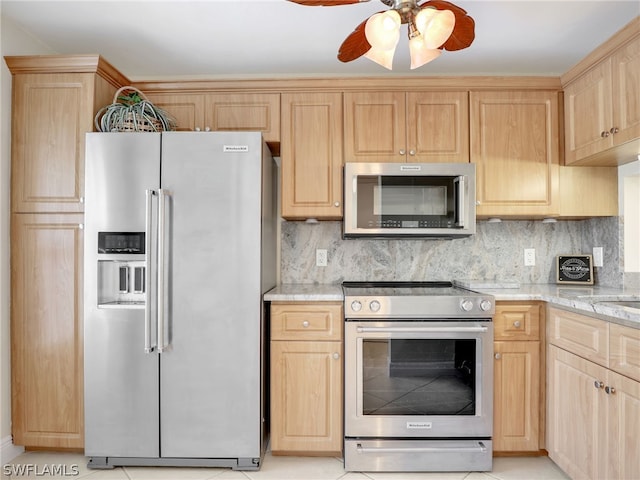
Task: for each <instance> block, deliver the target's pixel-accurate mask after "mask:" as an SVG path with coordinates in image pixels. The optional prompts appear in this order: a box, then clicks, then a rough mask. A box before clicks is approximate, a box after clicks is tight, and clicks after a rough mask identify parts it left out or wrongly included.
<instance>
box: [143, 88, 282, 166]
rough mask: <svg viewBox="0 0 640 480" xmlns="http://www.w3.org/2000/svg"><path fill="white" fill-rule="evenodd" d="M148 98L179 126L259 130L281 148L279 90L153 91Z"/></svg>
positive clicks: (275, 150)
mask: <svg viewBox="0 0 640 480" xmlns="http://www.w3.org/2000/svg"><path fill="white" fill-rule="evenodd" d="M147 96H148V98H149V100H150V101H151V102H153V103H154V105H157V106H158V107H160V108H163V109H164V110H166V111H167V112H169V113H170V114H171V115H173V117H174V118H175V119H176V123H177V125H178V130H187V131H193V130H201V131H226V132H229V131H238V130H244V131H259V132H262V136H263V137H264V140H265V141H266V142H267V144H268V145H269V147H270V148H271V151H272V152H273V153H274V154H277V153H279V151H280V94H279V93H207V94H205V93H175V92H171V93H150V94H148V95H147Z"/></svg>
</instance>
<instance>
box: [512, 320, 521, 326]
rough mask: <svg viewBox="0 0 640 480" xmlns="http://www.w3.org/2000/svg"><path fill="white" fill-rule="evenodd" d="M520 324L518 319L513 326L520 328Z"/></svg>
mask: <svg viewBox="0 0 640 480" xmlns="http://www.w3.org/2000/svg"><path fill="white" fill-rule="evenodd" d="M520 325H521V323H520V320H516V321H515V322H513V326H514V327H516V328H520Z"/></svg>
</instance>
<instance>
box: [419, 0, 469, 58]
mask: <svg viewBox="0 0 640 480" xmlns="http://www.w3.org/2000/svg"><path fill="white" fill-rule="evenodd" d="M419 7H420V8H425V7H434V8H437V9H438V10H451V11H452V12H453V14H454V15H455V17H456V24H455V27H453V32H452V33H451V36H450V37H449V38H448V39H447V41H446V42H444V43H443V44H442V46H441V47H440V48H444V49H445V50H449V51H454V50H462V49H463V48H467V47H468V46H469V45H471V44H472V43H473V40H474V39H475V38H476V33H475V27H476V22H475V21H474V20H473V18H471V17H470V16H469V15H467V12H466V10H463V9H462V8H460V7H458V6H457V5H454V4H453V3H450V2H447V1H446V0H429V1H428V2H425V3H423V4H422V5H419Z"/></svg>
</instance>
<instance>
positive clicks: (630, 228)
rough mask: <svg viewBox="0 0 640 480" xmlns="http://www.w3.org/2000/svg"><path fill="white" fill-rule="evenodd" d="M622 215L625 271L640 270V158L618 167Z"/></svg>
mask: <svg viewBox="0 0 640 480" xmlns="http://www.w3.org/2000/svg"><path fill="white" fill-rule="evenodd" d="M618 194H619V205H620V216H621V217H623V219H624V271H625V272H629V273H638V272H640V242H639V241H638V239H640V160H637V161H635V162H632V163H627V164H626V165H622V166H620V168H618Z"/></svg>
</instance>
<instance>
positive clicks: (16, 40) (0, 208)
mask: <svg viewBox="0 0 640 480" xmlns="http://www.w3.org/2000/svg"><path fill="white" fill-rule="evenodd" d="M53 53H56V52H53V51H52V50H51V49H49V48H47V47H46V46H45V45H43V44H42V43H41V42H39V41H38V40H37V39H35V38H33V37H32V36H31V35H29V34H28V33H26V32H25V31H23V30H22V29H21V28H20V27H19V26H18V25H16V24H15V23H13V22H12V21H11V20H10V19H8V18H5V17H4V16H2V2H0V54H1V55H2V61H1V63H2V67H1V70H0V454H1V458H0V465H4V463H5V462H7V461H9V460H10V459H11V457H12V456H13V455H14V454H15V452H16V450H14V449H12V448H11V444H10V438H11V437H10V436H11V373H10V372H11V369H10V361H11V352H10V332H9V273H10V270H9V219H10V203H9V202H10V196H9V185H10V175H11V161H10V160H11V72H9V69H8V68H7V66H6V64H5V62H4V56H5V55H41V54H53Z"/></svg>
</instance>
